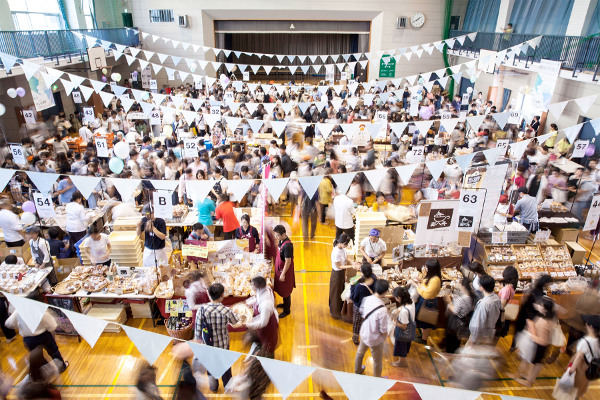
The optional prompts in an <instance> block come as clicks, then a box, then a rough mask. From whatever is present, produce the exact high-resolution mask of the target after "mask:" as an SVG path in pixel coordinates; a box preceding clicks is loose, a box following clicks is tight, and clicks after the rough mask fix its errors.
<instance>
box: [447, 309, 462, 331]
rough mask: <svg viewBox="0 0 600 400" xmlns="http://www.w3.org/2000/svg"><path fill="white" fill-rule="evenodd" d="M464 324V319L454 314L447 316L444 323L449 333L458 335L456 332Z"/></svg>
mask: <svg viewBox="0 0 600 400" xmlns="http://www.w3.org/2000/svg"><path fill="white" fill-rule="evenodd" d="M464 326H465V321H463V320H462V318H459V317H458V316H457V315H456V314H450V315H449V316H448V322H447V324H446V332H448V333H449V334H450V335H458V332H459V331H460V330H461V329H462V328H463V327H464Z"/></svg>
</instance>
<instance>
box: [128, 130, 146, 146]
mask: <svg viewBox="0 0 600 400" xmlns="http://www.w3.org/2000/svg"><path fill="white" fill-rule="evenodd" d="M125 140H126V141H127V143H129V144H130V145H132V144H133V145H135V144H136V143H137V142H139V141H140V140H142V136H141V135H140V134H139V133H138V131H136V130H135V129H130V130H129V132H127V135H125Z"/></svg>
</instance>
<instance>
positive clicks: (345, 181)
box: [331, 172, 356, 194]
mask: <svg viewBox="0 0 600 400" xmlns="http://www.w3.org/2000/svg"><path fill="white" fill-rule="evenodd" d="M355 176H356V172H348V173H345V174H332V175H331V178H332V179H333V181H334V182H335V184H336V185H337V187H336V188H335V191H336V192H337V193H339V194H346V193H347V192H348V189H350V184H351V183H352V180H353V179H354V177H355Z"/></svg>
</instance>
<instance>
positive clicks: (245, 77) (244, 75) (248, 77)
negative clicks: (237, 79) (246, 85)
mask: <svg viewBox="0 0 600 400" xmlns="http://www.w3.org/2000/svg"><path fill="white" fill-rule="evenodd" d="M242 80H243V81H249V80H250V71H244V74H243V77H242Z"/></svg>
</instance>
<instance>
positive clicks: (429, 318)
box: [417, 300, 440, 325]
mask: <svg viewBox="0 0 600 400" xmlns="http://www.w3.org/2000/svg"><path fill="white" fill-rule="evenodd" d="M428 301H429V300H425V301H424V302H423V305H422V306H421V308H420V309H419V314H418V315H417V320H419V321H421V322H425V323H427V324H430V325H437V321H438V317H439V314H440V312H439V311H438V309H437V308H434V307H428V306H427V302H428Z"/></svg>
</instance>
